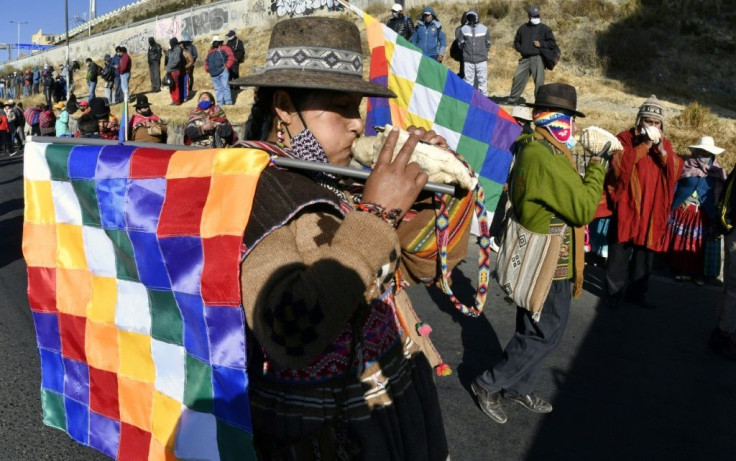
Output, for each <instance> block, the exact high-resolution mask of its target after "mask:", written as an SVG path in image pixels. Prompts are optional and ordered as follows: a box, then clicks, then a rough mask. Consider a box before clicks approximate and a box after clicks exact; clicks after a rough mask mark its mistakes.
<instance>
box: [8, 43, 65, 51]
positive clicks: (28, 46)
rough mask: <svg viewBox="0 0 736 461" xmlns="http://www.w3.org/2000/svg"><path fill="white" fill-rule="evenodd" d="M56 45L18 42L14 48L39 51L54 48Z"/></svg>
mask: <svg viewBox="0 0 736 461" xmlns="http://www.w3.org/2000/svg"><path fill="white" fill-rule="evenodd" d="M54 46H55V45H37V44H35V43H18V44H14V46H13V47H14V48H15V49H18V50H26V51H38V50H41V51H43V50H48V49H51V48H54Z"/></svg>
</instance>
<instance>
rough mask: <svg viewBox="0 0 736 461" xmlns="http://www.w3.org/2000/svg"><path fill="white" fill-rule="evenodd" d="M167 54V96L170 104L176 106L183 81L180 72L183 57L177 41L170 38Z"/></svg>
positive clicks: (179, 100) (182, 65)
mask: <svg viewBox="0 0 736 461" xmlns="http://www.w3.org/2000/svg"><path fill="white" fill-rule="evenodd" d="M169 46H171V48H170V49H169V52H168V53H167V54H166V61H165V63H166V75H167V77H168V80H169V81H168V84H169V94H170V95H171V104H172V105H175V106H178V105H180V104H181V103H182V100H181V88H180V86H181V84H182V82H183V81H184V78H183V75H182V70H183V69H184V55H183V54H182V51H181V47H180V46H179V40H178V39H177V38H176V37H172V38H171V40H169Z"/></svg>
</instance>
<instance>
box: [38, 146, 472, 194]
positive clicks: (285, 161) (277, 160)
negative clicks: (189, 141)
mask: <svg viewBox="0 0 736 461" xmlns="http://www.w3.org/2000/svg"><path fill="white" fill-rule="evenodd" d="M28 140H29V141H34V142H39V143H50V144H74V145H78V146H132V147H148V148H152V149H169V150H172V149H173V150H198V149H201V147H197V146H182V145H179V144H158V143H155V142H136V141H125V142H120V141H111V140H107V139H99V138H56V137H54V136H30V137H29V138H28ZM271 160H272V161H273V163H274V165H276V166H279V167H282V168H297V169H300V170H308V171H322V172H325V173H333V174H336V175H339V176H345V177H347V178H353V179H366V178H368V176H369V175H370V174H371V172H370V171H368V170H359V169H357V168H349V167H344V166H337V165H333V164H331V163H319V162H308V161H306V160H299V159H295V158H286V157H274V156H272V157H271ZM424 190H426V191H428V192H439V193H440V194H448V195H453V196H454V195H455V194H456V192H457V191H458V189H457V188H456V187H455V186H453V185H451V184H439V183H436V182H428V183H427V184H426V185H425V186H424Z"/></svg>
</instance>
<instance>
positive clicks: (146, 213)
mask: <svg viewBox="0 0 736 461" xmlns="http://www.w3.org/2000/svg"><path fill="white" fill-rule="evenodd" d="M165 193H166V179H164V178H156V179H132V180H130V183H129V184H128V189H127V191H126V196H127V200H126V201H125V203H124V207H125V211H124V214H125V222H126V223H127V224H128V229H129V230H140V231H146V232H156V226H158V218H159V215H160V214H161V207H162V206H163V204H164V194H165Z"/></svg>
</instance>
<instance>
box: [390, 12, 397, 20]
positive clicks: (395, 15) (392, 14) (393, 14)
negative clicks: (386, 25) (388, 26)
mask: <svg viewBox="0 0 736 461" xmlns="http://www.w3.org/2000/svg"><path fill="white" fill-rule="evenodd" d="M391 16H393V17H394V19H396V18H398V17H399V13H397V12H396V11H392V12H391Z"/></svg>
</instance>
